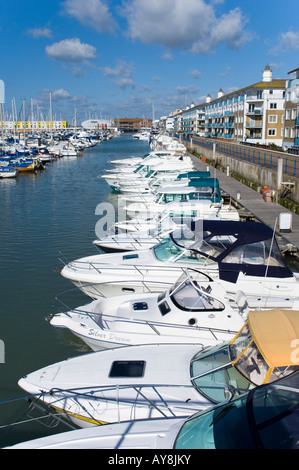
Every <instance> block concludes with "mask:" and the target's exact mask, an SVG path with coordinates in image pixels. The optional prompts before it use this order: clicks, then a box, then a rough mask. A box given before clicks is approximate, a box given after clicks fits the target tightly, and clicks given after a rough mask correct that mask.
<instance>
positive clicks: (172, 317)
mask: <svg viewBox="0 0 299 470" xmlns="http://www.w3.org/2000/svg"><path fill="white" fill-rule="evenodd" d="M245 319H246V314H245V310H243V309H240V308H239V306H238V305H237V304H236V303H235V302H233V299H232V300H231V302H230V301H229V299H228V298H227V297H226V291H225V289H224V288H223V287H222V286H221V284H219V283H217V282H216V281H213V280H211V279H210V278H209V277H207V276H204V275H203V274H202V273H200V272H197V271H196V270H186V273H185V274H183V275H182V276H181V277H180V278H179V279H178V281H177V282H176V283H175V284H174V285H173V286H171V288H170V289H167V290H166V291H165V292H163V293H161V294H157V293H151V294H132V295H129V294H128V295H120V296H115V297H109V298H107V299H98V300H94V301H93V302H91V303H89V304H87V305H84V306H81V307H78V308H75V309H72V310H69V311H67V312H64V313H57V314H55V315H51V316H50V317H49V318H48V320H49V321H50V323H51V325H53V326H56V327H62V328H68V329H69V330H70V331H72V332H73V333H74V334H75V335H76V336H78V337H79V338H80V339H82V340H83V341H84V342H85V343H86V344H87V345H88V346H89V347H90V348H92V349H93V350H94V351H98V350H100V349H103V348H115V347H120V346H131V345H136V344H151V343H159V344H164V343H174V342H178V343H194V342H196V343H198V342H200V343H201V344H203V345H210V344H213V343H217V342H219V341H225V340H227V339H229V338H230V337H232V336H234V335H235V334H236V333H237V332H238V330H239V329H240V328H241V326H242V325H243V323H244V320H245Z"/></svg>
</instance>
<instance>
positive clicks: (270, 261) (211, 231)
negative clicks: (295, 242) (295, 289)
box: [170, 219, 293, 283]
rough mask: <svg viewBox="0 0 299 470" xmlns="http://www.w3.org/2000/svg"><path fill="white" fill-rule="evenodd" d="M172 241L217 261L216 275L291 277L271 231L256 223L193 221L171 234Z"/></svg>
mask: <svg viewBox="0 0 299 470" xmlns="http://www.w3.org/2000/svg"><path fill="white" fill-rule="evenodd" d="M170 237H171V239H172V241H173V242H174V244H176V245H177V246H179V247H181V248H185V249H188V250H193V251H194V252H196V253H200V254H202V255H203V256H205V257H206V258H207V259H209V260H212V261H215V262H217V263H218V267H219V277H220V279H222V280H225V281H228V282H233V283H235V282H236V281H237V279H238V276H239V274H240V272H243V273H244V274H246V275H247V276H259V277H281V278H286V277H293V273H292V271H291V270H290V268H289V267H288V265H287V263H286V261H285V259H284V257H283V256H282V254H281V252H280V250H279V247H278V244H277V241H276V239H275V236H274V233H273V230H272V229H271V228H269V227H267V226H266V225H264V224H262V223H259V222H241V221H231V220H229V221H223V220H208V219H206V220H199V219H198V220H193V221H191V222H189V223H188V222H187V221H186V222H184V225H183V226H182V227H180V228H179V229H178V230H176V231H174V232H173V233H171V234H170Z"/></svg>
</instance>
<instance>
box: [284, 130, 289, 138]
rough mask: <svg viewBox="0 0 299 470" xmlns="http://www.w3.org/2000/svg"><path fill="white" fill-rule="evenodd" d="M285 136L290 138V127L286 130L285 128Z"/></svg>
mask: <svg viewBox="0 0 299 470" xmlns="http://www.w3.org/2000/svg"><path fill="white" fill-rule="evenodd" d="M284 136H285V138H286V139H288V137H289V128H288V127H286V128H285V130H284Z"/></svg>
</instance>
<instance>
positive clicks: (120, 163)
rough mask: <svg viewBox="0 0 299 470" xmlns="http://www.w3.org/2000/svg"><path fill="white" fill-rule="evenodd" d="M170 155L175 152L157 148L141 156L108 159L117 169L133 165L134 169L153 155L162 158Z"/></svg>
mask: <svg viewBox="0 0 299 470" xmlns="http://www.w3.org/2000/svg"><path fill="white" fill-rule="evenodd" d="M172 155H175V152H171V151H160V150H157V151H151V152H150V153H147V154H145V155H144V156H143V157H135V156H131V157H127V158H121V159H117V160H110V163H111V164H112V165H113V166H114V167H116V169H117V170H118V169H119V168H122V167H130V168H133V167H134V169H136V168H137V166H138V165H140V164H142V163H145V161H146V160H148V159H150V158H152V157H154V156H156V157H160V158H161V159H162V158H164V157H170V156H172Z"/></svg>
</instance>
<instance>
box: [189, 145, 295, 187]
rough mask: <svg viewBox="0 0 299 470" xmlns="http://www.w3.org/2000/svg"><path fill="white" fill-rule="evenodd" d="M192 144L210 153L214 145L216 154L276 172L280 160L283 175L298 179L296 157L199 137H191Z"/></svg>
mask: <svg viewBox="0 0 299 470" xmlns="http://www.w3.org/2000/svg"><path fill="white" fill-rule="evenodd" d="M182 140H184V141H186V142H190V136H184V137H183V138H182ZM192 143H193V144H194V145H198V146H200V147H204V148H207V149H209V150H211V151H213V146H214V145H216V152H219V153H222V154H224V155H227V156H229V157H232V158H235V159H237V160H240V161H243V162H247V163H251V164H254V165H258V166H260V167H263V168H268V169H269V170H274V171H276V170H277V167H278V160H279V159H282V160H283V174H284V175H287V176H290V177H293V178H299V161H298V157H297V156H296V155H293V154H291V153H284V152H277V151H274V150H268V149H264V148H262V147H254V146H250V144H249V145H242V144H238V143H233V142H221V141H219V140H215V139H206V138H204V137H199V136H192Z"/></svg>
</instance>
